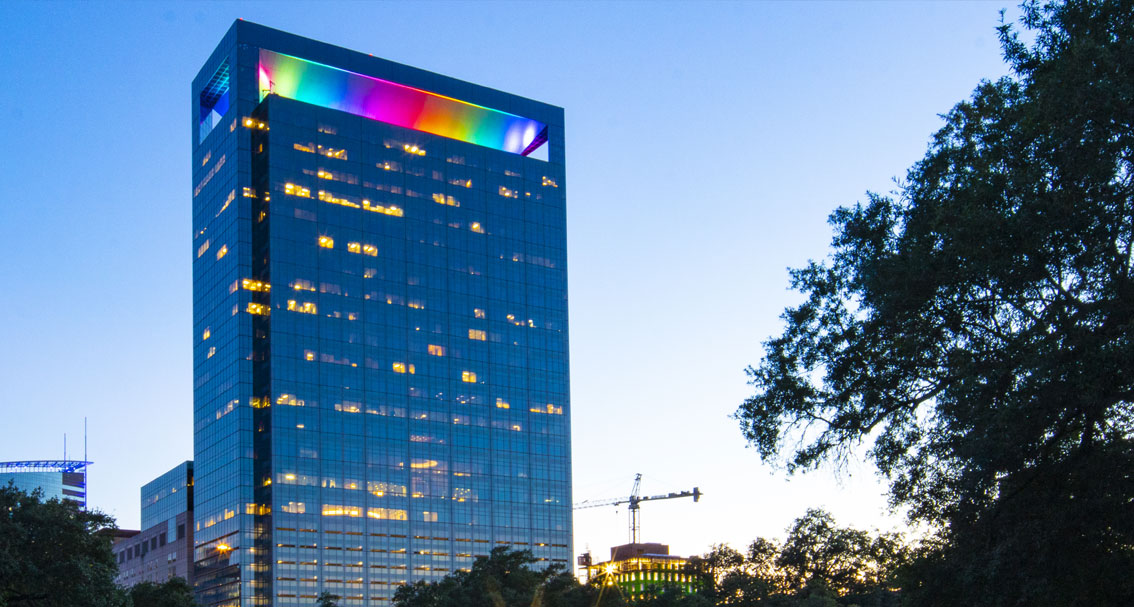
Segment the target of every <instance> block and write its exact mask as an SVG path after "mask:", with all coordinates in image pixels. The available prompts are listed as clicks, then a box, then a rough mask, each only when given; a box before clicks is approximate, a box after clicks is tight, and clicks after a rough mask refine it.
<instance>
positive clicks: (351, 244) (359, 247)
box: [346, 242, 362, 253]
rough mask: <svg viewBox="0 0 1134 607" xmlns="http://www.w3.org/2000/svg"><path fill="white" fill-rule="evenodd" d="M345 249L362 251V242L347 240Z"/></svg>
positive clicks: (355, 251) (352, 251)
mask: <svg viewBox="0 0 1134 607" xmlns="http://www.w3.org/2000/svg"><path fill="white" fill-rule="evenodd" d="M346 250H347V251H350V252H351V253H361V252H362V243H360V242H348V243H347V245H346Z"/></svg>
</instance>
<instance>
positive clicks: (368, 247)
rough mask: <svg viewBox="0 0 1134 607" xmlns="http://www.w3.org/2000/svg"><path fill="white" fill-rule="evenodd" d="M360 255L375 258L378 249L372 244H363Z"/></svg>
mask: <svg viewBox="0 0 1134 607" xmlns="http://www.w3.org/2000/svg"><path fill="white" fill-rule="evenodd" d="M362 254H363V255H369V256H371V257H377V256H378V247H376V246H374V245H372V244H364V245H362Z"/></svg>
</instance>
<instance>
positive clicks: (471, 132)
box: [191, 21, 571, 607]
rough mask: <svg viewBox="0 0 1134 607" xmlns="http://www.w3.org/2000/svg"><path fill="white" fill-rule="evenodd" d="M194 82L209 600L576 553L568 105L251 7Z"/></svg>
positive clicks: (358, 600) (295, 593) (375, 582)
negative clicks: (485, 83) (254, 15)
mask: <svg viewBox="0 0 1134 607" xmlns="http://www.w3.org/2000/svg"><path fill="white" fill-rule="evenodd" d="M192 101H193V115H192V125H191V126H192V129H191V130H192V143H193V255H194V265H193V275H194V337H195V339H194V344H195V352H194V354H195V355H194V366H195V373H194V375H195V394H194V421H195V428H194V431H195V438H194V445H195V447H194V451H195V454H194V465H195V468H196V469H195V478H196V481H195V488H194V496H195V515H196V523H195V525H194V532H195V543H196V551H195V555H194V559H195V562H196V569H195V576H196V577H195V585H196V588H197V592H198V599H199V600H200V601H201V602H202V604H204V605H244V606H250V605H275V606H279V607H285V606H289V605H309V604H311V603H312V601H313V599H314V598H315V597H316V596H317V595H318V594H319V593H320V592H323V591H327V592H330V593H332V594H335V595H338V596H340V597H342V598H341V599H340V600H339V602H340V604H342V605H381V604H385V603H387V602H388V601H389V599H390V598H391V597H392V596H393V594H394V592H395V591H396V589H397V587H398V586H400V585H402V584H406V583H412V582H413V581H417V580H432V579H438V578H440V577H443V576H445V575H447V574H449V573H451V572H453V571H456V570H459V569H467V568H468V567H470V566H471V564H472V562H473V560H474V558H475V557H476V556H478V555H487V554H488V553H489V551H490V550H491V549H492V548H494V547H496V546H501V545H504V546H509V547H511V548H515V549H526V550H530V551H532V553H533V554H534V555H535V556H536V558H538V559H541V560H543V561H546V562H547V563H549V564H550V563H558V564H562V565H564V566H567V565H568V561H569V558H570V555H571V476H570V424H569V415H570V404H569V381H568V367H567V346H568V343H567V274H566V271H567V268H566V261H567V257H566V231H565V223H566V221H565V197H564V192H565V185H566V184H565V180H564V148H563V110H562V109H561V108H558V107H554V106H551V105H547V104H544V103H539V102H536V101H532V100H529V99H525V98H522V97H518V96H515V95H510V94H507V93H503V92H500V91H496V90H493V89H489V88H486V87H482V86H477V85H474V84H470V83H467V82H462V81H460V80H456V79H453V78H448V77H445V76H441V75H438V74H434V73H430V72H427V71H424V70H420V69H416V68H412V67H408V66H404V65H400V64H397V63H393V62H390V61H386V60H383V59H378V58H376V57H373V56H369V55H366V54H362V53H357V52H354V51H349V50H346V49H342V48H338V47H334V46H331V45H328V44H324V43H320V42H316V41H313V40H309V39H305V38H301V37H298V36H294V35H290V34H286V33H283V32H280V31H277V30H272V29H269V28H266V27H263V26H259V25H256V24H252V23H249V22H245V21H238V22H236V23H235V24H234V25H233V27H232V28H231V29H230V30H229V32H228V33H227V34H226V36H225V37H224V39H223V40H222V42H221V43H220V45H219V46H218V47H217V49H216V50H215V51H214V52H213V54H212V56H211V57H210V58H209V59H208V61H207V62H206V63H205V65H204V67H203V68H202V69H201V71H200V73H199V74H198V76H197V78H196V79H195V80H194V81H193V87H192Z"/></svg>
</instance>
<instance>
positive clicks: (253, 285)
mask: <svg viewBox="0 0 1134 607" xmlns="http://www.w3.org/2000/svg"><path fill="white" fill-rule="evenodd" d="M241 286H242V287H244V290H246V291H258V292H262V293H267V292H269V291H271V290H272V285H270V284H268V283H266V282H263V281H260V280H252V279H251V278H245V279H244V280H242V281H241Z"/></svg>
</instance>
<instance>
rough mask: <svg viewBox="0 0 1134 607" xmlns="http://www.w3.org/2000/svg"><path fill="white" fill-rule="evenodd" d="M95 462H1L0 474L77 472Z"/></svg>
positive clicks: (56, 460) (45, 460)
mask: <svg viewBox="0 0 1134 607" xmlns="http://www.w3.org/2000/svg"><path fill="white" fill-rule="evenodd" d="M92 463H94V462H84V461H80V460H73V459H41V460H28V461H22V462H0V472H77V471H79V470H82V469H84V468H86V467H87V466H89V465H91V464H92Z"/></svg>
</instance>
